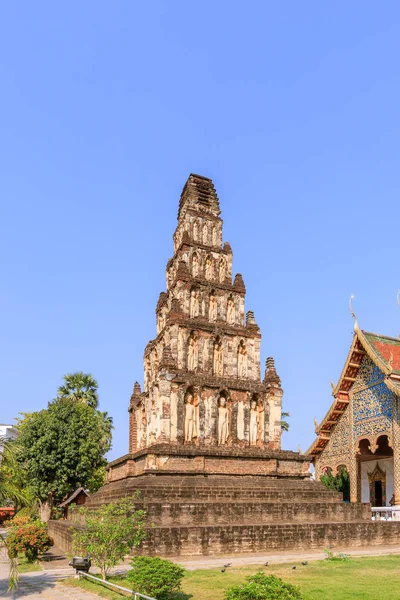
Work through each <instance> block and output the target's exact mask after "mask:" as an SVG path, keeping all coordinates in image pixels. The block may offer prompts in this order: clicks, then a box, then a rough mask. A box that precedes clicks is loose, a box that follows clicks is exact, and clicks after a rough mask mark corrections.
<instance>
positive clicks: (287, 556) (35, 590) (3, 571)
mask: <svg viewBox="0 0 400 600" xmlns="http://www.w3.org/2000/svg"><path fill="white" fill-rule="evenodd" d="M334 552H335V553H336V552H346V554H350V555H351V556H354V557H356V556H385V555H389V554H398V555H400V546H387V547H379V546H377V547H362V548H353V549H347V548H335V549H334ZM323 558H325V554H324V553H323V552H322V551H321V550H308V551H307V550H303V551H296V552H276V553H275V554H272V553H269V554H251V555H244V556H228V557H215V556H214V557H212V556H210V557H203V556H201V557H198V558H192V559H185V560H182V559H179V558H176V559H175V560H176V562H179V563H180V564H181V565H183V566H184V567H185V568H186V569H188V570H189V571H193V570H195V569H213V568H220V567H221V566H222V565H223V564H226V563H228V562H229V563H231V564H232V567H243V566H250V565H262V564H264V563H265V562H266V561H268V562H269V564H270V565H273V564H274V563H275V564H276V563H283V562H285V563H299V562H300V561H303V560H321V559H323ZM67 563H68V561H67V559H65V556H64V555H63V554H62V553H61V552H60V551H58V550H57V549H56V548H53V552H52V553H51V554H50V555H49V556H48V557H47V560H46V561H45V562H44V563H43V562H42V563H41V567H42V569H43V570H42V571H35V572H33V573H24V574H22V575H21V576H20V583H19V586H18V589H17V590H16V591H15V592H7V585H8V559H7V555H6V554H5V551H4V550H3V551H2V552H1V553H0V598H1V599H3V598H4V599H13V600H14V599H18V598H26V599H28V598H29V600H99V596H98V595H97V594H92V593H90V592H86V591H84V590H82V589H80V588H75V587H72V586H68V585H63V583H62V580H63V579H66V578H68V577H72V576H73V575H74V574H75V571H74V569H72V568H71V567H69V566H68V564H67ZM128 568H129V563H128V561H125V562H124V564H122V565H120V566H119V567H118V568H117V569H115V570H114V572H115V573H123V572H124V571H126V570H127V569H128ZM91 572H92V573H96V572H98V569H96V568H92V569H91Z"/></svg>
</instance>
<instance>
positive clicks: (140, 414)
mask: <svg viewBox="0 0 400 600" xmlns="http://www.w3.org/2000/svg"><path fill="white" fill-rule="evenodd" d="M135 419H136V447H137V449H138V450H139V449H140V448H141V447H142V446H143V430H144V427H146V412H145V410H144V408H143V406H142V405H141V404H139V406H138V407H137V409H136V410H135ZM143 420H144V422H143Z"/></svg>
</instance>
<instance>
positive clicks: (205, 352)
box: [203, 339, 209, 371]
mask: <svg viewBox="0 0 400 600" xmlns="http://www.w3.org/2000/svg"><path fill="white" fill-rule="evenodd" d="M208 358H209V356H208V339H205V340H204V341H203V370H205V371H206V370H207V369H208Z"/></svg>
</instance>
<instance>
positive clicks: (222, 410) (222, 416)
mask: <svg viewBox="0 0 400 600" xmlns="http://www.w3.org/2000/svg"><path fill="white" fill-rule="evenodd" d="M228 436H229V410H228V408H227V406H226V400H225V398H224V397H223V396H221V397H220V399H219V407H218V444H220V445H223V444H226V442H227V440H228Z"/></svg>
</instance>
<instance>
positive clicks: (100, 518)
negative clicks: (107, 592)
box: [72, 498, 146, 579]
mask: <svg viewBox="0 0 400 600" xmlns="http://www.w3.org/2000/svg"><path fill="white" fill-rule="evenodd" d="M79 514H80V515H81V517H82V525H83V526H84V527H83V529H76V530H74V531H73V532H72V547H73V550H74V552H76V553H78V554H79V555H81V556H89V558H90V559H91V560H92V561H93V563H94V564H95V565H96V566H97V567H99V568H100V569H101V575H102V577H103V579H106V578H107V575H108V572H109V570H110V569H111V568H112V567H115V566H116V565H117V564H118V563H120V562H121V561H122V560H123V559H124V557H125V556H126V555H127V554H128V553H129V552H130V551H131V550H132V548H134V547H136V546H140V544H141V543H142V541H143V540H144V539H145V537H146V519H145V517H146V513H145V512H144V511H143V510H137V509H136V507H135V501H134V499H132V498H131V499H129V498H124V499H122V500H120V501H119V502H114V503H110V504H103V505H102V506H100V507H99V508H96V509H90V508H86V507H82V508H80V509H79Z"/></svg>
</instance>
